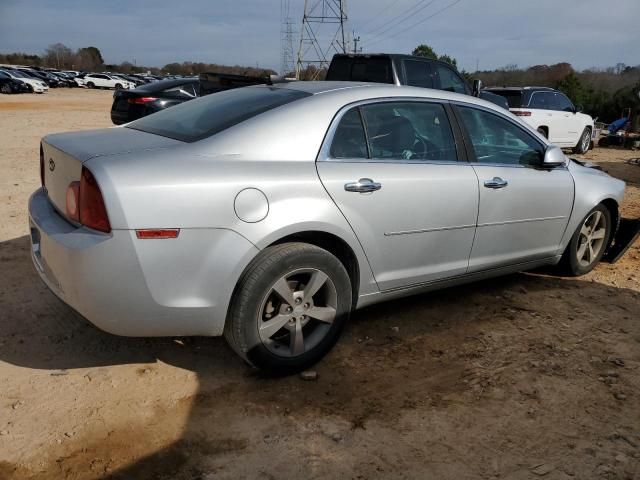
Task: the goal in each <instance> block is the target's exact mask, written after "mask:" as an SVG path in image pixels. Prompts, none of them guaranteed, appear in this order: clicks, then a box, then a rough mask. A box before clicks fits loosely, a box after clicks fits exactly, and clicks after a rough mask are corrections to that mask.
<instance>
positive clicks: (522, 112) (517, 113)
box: [513, 110, 531, 117]
mask: <svg viewBox="0 0 640 480" xmlns="http://www.w3.org/2000/svg"><path fill="white" fill-rule="evenodd" d="M513 113H515V114H516V115H517V116H518V117H530V116H531V112H525V111H522V110H514V111H513Z"/></svg>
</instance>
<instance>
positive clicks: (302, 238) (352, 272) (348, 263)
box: [268, 230, 360, 308]
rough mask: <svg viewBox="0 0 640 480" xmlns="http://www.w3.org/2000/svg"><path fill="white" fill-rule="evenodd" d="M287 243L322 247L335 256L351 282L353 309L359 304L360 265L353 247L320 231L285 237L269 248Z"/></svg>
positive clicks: (309, 231) (302, 232)
mask: <svg viewBox="0 0 640 480" xmlns="http://www.w3.org/2000/svg"><path fill="white" fill-rule="evenodd" d="M287 242H303V243H309V244H311V245H315V246H316V247H320V248H322V249H324V250H326V251H328V252H329V253H331V254H332V255H334V256H335V257H336V258H337V259H338V260H340V263H342V265H343V266H344V268H345V270H346V271H347V274H348V275H349V280H350V282H351V292H352V302H351V303H352V305H351V306H352V308H355V306H356V304H357V302H358V295H359V291H360V263H359V262H358V257H357V255H356V253H355V252H354V251H353V249H352V248H351V246H350V245H349V244H348V243H347V242H345V241H344V240H343V239H341V238H340V237H338V236H337V235H335V234H333V233H328V232H323V231H320V230H305V231H300V232H296V233H291V234H289V235H286V236H283V237H281V238H279V239H277V240H275V241H273V242H271V243H270V244H269V245H268V247H271V246H273V245H280V244H282V243H287Z"/></svg>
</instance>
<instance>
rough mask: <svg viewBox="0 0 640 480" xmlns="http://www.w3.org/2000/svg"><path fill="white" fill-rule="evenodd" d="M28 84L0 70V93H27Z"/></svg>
mask: <svg viewBox="0 0 640 480" xmlns="http://www.w3.org/2000/svg"><path fill="white" fill-rule="evenodd" d="M29 92H30V90H29V86H28V85H27V84H26V83H24V82H23V81H21V80H17V79H15V78H10V77H9V76H8V75H6V74H2V72H0V93H29Z"/></svg>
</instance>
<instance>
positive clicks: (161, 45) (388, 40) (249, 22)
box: [0, 0, 640, 71]
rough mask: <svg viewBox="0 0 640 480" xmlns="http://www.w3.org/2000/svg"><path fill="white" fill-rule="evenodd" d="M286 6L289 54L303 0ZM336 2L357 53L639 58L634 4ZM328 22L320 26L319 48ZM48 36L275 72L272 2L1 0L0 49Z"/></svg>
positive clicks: (469, 61)
mask: <svg viewBox="0 0 640 480" xmlns="http://www.w3.org/2000/svg"><path fill="white" fill-rule="evenodd" d="M318 1H319V0H309V3H310V4H313V3H315V2H318ZM332 1H336V0H332ZM289 2H290V10H289V15H290V17H291V20H292V23H293V28H294V36H293V37H294V41H293V44H294V46H293V48H294V51H295V52H296V53H297V50H298V46H299V43H300V37H299V32H300V29H301V24H302V13H303V6H304V0H289ZM346 8H347V16H348V35H349V36H351V37H353V33H352V32H355V36H356V37H358V36H359V37H360V40H361V41H360V43H359V45H358V46H359V47H360V46H361V47H362V48H363V51H364V52H387V53H410V52H411V50H412V49H413V48H414V47H415V46H416V45H418V44H421V43H426V44H428V45H431V46H432V47H433V48H434V49H435V50H436V51H437V52H438V53H440V54H442V53H446V54H448V55H451V56H453V57H455V58H456V59H457V60H458V66H459V68H461V69H465V70H468V71H475V70H476V66H477V65H478V66H479V67H480V69H481V70H485V69H493V68H497V67H501V66H505V65H510V64H511V65H513V64H515V65H518V66H520V67H527V66H531V65H539V64H553V63H558V62H569V63H571V64H572V65H573V66H574V68H577V69H585V68H590V67H607V66H614V65H616V64H617V63H625V64H627V65H638V64H640V27H639V26H638V25H640V22H639V20H638V19H640V0H616V1H615V2H606V1H605V2H603V1H602V0H536V1H535V2H534V1H530V0H385V1H383V0H346ZM331 27H334V26H332V25H324V26H320V27H319V31H318V34H319V36H320V38H321V39H322V40H323V42H322V47H323V48H326V46H327V45H328V44H329V36H331V34H332V33H333V32H330V31H329V30H330V28H331ZM57 42H60V43H63V44H65V45H67V46H69V47H71V48H73V49H76V48H79V47H85V46H96V47H98V48H99V49H100V50H101V52H102V56H103V57H104V59H105V61H106V62H107V63H120V62H123V61H130V62H135V63H136V64H138V65H146V66H158V67H159V66H162V65H164V64H166V63H170V62H182V61H187V60H190V61H201V62H206V63H218V64H230V65H248V66H256V65H258V66H260V67H266V68H273V69H274V70H276V71H279V70H280V65H281V0H254V1H249V0H235V1H234V0H0V52H3V53H9V52H14V51H20V52H27V53H37V54H40V53H42V52H43V51H44V50H45V48H46V47H47V46H48V45H50V44H53V43H57Z"/></svg>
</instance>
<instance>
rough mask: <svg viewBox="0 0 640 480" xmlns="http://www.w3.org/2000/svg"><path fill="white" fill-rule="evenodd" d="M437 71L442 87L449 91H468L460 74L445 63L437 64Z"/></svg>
mask: <svg viewBox="0 0 640 480" xmlns="http://www.w3.org/2000/svg"><path fill="white" fill-rule="evenodd" d="M436 72H437V74H438V79H439V80H440V89H441V90H447V91H449V92H456V93H467V87H466V85H465V83H464V81H463V80H462V79H461V78H460V76H459V75H458V74H457V73H455V72H454V71H453V70H451V69H450V68H448V67H445V66H444V65H436Z"/></svg>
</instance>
